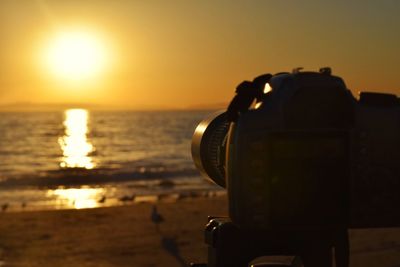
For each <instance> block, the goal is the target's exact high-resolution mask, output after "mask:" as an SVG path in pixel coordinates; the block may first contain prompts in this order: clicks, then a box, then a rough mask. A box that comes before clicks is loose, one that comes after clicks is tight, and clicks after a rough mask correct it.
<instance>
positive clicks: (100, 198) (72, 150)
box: [0, 109, 222, 210]
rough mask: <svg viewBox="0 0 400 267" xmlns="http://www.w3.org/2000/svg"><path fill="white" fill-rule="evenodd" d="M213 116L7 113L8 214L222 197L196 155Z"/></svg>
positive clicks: (1, 185) (3, 116) (4, 171)
mask: <svg viewBox="0 0 400 267" xmlns="http://www.w3.org/2000/svg"><path fill="white" fill-rule="evenodd" d="M210 113H212V111H143V112H139V111H90V110H86V109H67V110H63V111H58V112H1V113H0V205H1V208H2V209H3V210H37V209H68V208H93V207H102V206H113V205H120V204H124V203H128V202H132V201H134V202H140V201H152V200H159V199H161V198H163V199H172V200H173V199H177V198H182V197H185V196H193V195H196V194H218V193H220V192H221V191H222V190H221V188H219V187H217V186H215V185H213V184H212V183H209V182H207V181H206V180H205V179H204V178H203V177H201V176H200V174H199V172H198V171H197V170H196V168H195V166H194V164H193V162H192V158H191V152H190V145H191V139H192V135H193V132H194V129H195V127H196V126H197V124H198V123H199V122H200V121H201V120H202V119H203V118H205V117H206V116H207V115H208V114H210Z"/></svg>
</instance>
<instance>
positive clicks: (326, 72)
mask: <svg viewBox="0 0 400 267" xmlns="http://www.w3.org/2000/svg"><path fill="white" fill-rule="evenodd" d="M192 157H193V161H194V163H195V165H196V166H197V168H198V169H199V170H200V172H201V173H203V174H204V175H205V176H206V177H207V178H208V179H210V180H211V181H213V182H214V183H216V184H218V185H220V186H222V187H224V188H226V189H227V195H228V203H229V218H230V219H231V220H232V222H233V223H234V224H235V225H237V226H238V227H240V228H241V229H266V230H268V229H281V230H285V229H291V230H293V229H295V230H296V229H298V230H302V229H311V228H315V227H321V228H324V227H328V228H329V227H344V228H366V227H398V226H400V212H399V206H400V193H399V192H400V100H399V98H398V97H397V96H396V95H394V94H386V93H372V92H361V93H360V94H359V96H358V97H354V96H353V94H352V93H351V91H350V90H349V89H347V87H346V85H345V83H344V81H343V80H342V79H341V78H340V77H337V76H334V75H332V74H331V69H330V68H322V69H321V70H320V71H319V72H307V71H300V69H295V70H294V71H293V72H290V73H288V72H285V73H278V74H275V75H271V74H265V75H261V76H259V77H257V78H255V79H254V80H253V81H246V82H243V83H241V84H240V85H239V86H238V87H237V90H236V96H235V97H234V98H233V100H232V102H231V103H230V105H229V107H228V108H227V110H225V111H221V112H217V113H215V114H213V115H211V116H210V117H209V118H207V119H205V120H204V121H202V122H201V123H200V124H199V125H198V127H197V128H196V130H195V133H194V135H193V139H192Z"/></svg>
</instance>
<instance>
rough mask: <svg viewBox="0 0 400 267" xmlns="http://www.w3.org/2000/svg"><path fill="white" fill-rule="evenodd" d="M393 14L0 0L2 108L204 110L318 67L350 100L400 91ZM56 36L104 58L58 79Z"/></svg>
mask: <svg viewBox="0 0 400 267" xmlns="http://www.w3.org/2000/svg"><path fill="white" fill-rule="evenodd" d="M398 14H400V1H399V0H381V1H376V0H358V1H357V0H354V1H344V0H337V1H327V0H315V1H312V0H308V1H300V0H293V1H290V0H285V1H270V0H263V1H261V0H253V1H251V0H247V1H236V0H231V1H222V0H221V1H215V0H203V1H177V0H171V1H161V0H160V1H153V0H146V1H135V0H125V1H123V0H113V1H111V0H108V1H102V0H97V1H93V0H86V1H81V0H52V1H51V0H0V62H1V64H0V105H8V104H12V103H21V102H29V103H47V104H52V103H54V104H60V103H89V104H95V105H103V106H113V107H119V108H130V109H164V108H168V109H170V108H178V109H180V108H193V107H207V106H208V105H211V106H212V105H215V104H219V103H227V102H229V100H230V99H231V98H232V97H233V95H234V90H235V87H236V85H237V84H239V83H240V82H241V81H242V80H251V79H253V78H254V77H255V76H258V75H260V74H263V73H277V72H282V71H291V70H292V69H293V68H296V67H304V69H305V70H315V71H316V70H318V69H319V68H320V67H326V66H330V67H331V68H332V70H333V74H335V75H338V76H340V77H342V78H343V79H344V80H345V82H346V84H347V87H348V88H350V89H351V90H352V92H353V93H354V94H355V95H356V94H357V93H358V92H359V91H379V92H389V93H395V94H398V95H400V81H399V75H398V73H399V66H400V53H399V48H400V16H399V15H398ZM63 32H80V33H84V34H86V35H87V36H89V37H90V38H91V40H94V41H93V42H94V43H95V44H93V45H91V44H89V45H87V46H88V49H89V50H91V48H93V49H95V48H96V49H98V50H99V51H100V50H101V52H99V53H100V54H99V55H94V56H93V57H94V62H95V64H92V65H89V66H88V67H87V69H85V70H87V71H88V72H93V73H91V76H90V77H86V78H79V79H78V78H77V77H75V78H74V77H72V78H71V77H62V75H60V72H61V71H60V70H61V69H62V68H63V67H65V66H64V65H65V61H68V60H69V61H71V60H70V58H73V57H74V56H76V55H72V54H71V56H70V55H69V54H68V55H67V56H66V55H65V53H64V52H63V50H57V49H55V48H54V47H55V45H54V43H56V42H57V41H55V40H57V37H56V36H59V35H60V33H63ZM67 43H68V42H67ZM81 46H82V43H80V44H78V49H79V48H80V47H81ZM100 48H101V49H100ZM93 49H92V50H93ZM53 50H54V51H56V52H54V53H55V55H53V58H52V60H53V61H54V60H58V58H60V57H61V58H62V59H61V60H64V63H56V65H54V64H53V65H49V64H50V63H49V64H47V63H48V62H49V59H48V58H49V54H51V53H50V51H53ZM57 51H58V52H57ZM57 53H58V54H57ZM87 54H90V52H86V50H85V51H84V52H83V54H79V56H78V57H86V56H87ZM100 58H101V59H102V60H100ZM100 63H101V64H100ZM46 64H47V65H46ZM57 64H58V65H57ZM60 64H61V65H60ZM62 64H64V65H62ZM71 64H72V65H71ZM71 64H70V66H69V67H72V70H70V71H75V72H74V73H76V72H77V71H78V72H79V70H80V68H82V64H81V63H79V62H74V61H73V62H72V63H71ZM83 67H84V66H83ZM95 68H96V71H94V69H95ZM72 75H78V74H72Z"/></svg>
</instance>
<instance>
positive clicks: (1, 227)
mask: <svg viewBox="0 0 400 267" xmlns="http://www.w3.org/2000/svg"><path fill="white" fill-rule="evenodd" d="M152 207H153V204H152V203H140V204H133V205H126V206H120V207H111V208H97V209H83V210H58V211H34V212H3V213H0V266H1V267H11V266H30V267H36V266H40V267H47V266H49V267H50V266H57V267H64V266H97V267H99V266H101V267H108V266H143V267H146V266H147V267H156V266H171V267H173V266H176V267H181V266H187V264H189V263H190V262H206V257H207V250H206V249H207V247H206V245H205V244H204V241H203V228H204V225H205V223H206V220H207V215H225V214H227V201H226V197H224V196H218V197H211V198H210V197H208V198H205V197H196V198H188V199H183V200H179V201H176V202H159V203H157V210H158V212H159V213H160V214H161V215H162V216H163V219H164V221H163V222H161V223H160V225H159V227H158V228H157V227H156V225H155V224H154V223H153V222H152V221H151V212H152ZM350 236H351V262H352V264H351V266H353V267H355V266H359V267H361V266H362V267H365V266H371V267H374V266H376V267H378V266H379V267H381V266H387V267H398V266H400V229H397V228H396V229H379V230H377V229H374V230H369V229H366V230H353V231H351V233H350Z"/></svg>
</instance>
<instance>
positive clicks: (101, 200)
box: [97, 196, 107, 204]
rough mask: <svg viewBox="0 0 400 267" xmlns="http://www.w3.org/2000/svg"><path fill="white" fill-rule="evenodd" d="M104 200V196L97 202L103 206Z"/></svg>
mask: <svg viewBox="0 0 400 267" xmlns="http://www.w3.org/2000/svg"><path fill="white" fill-rule="evenodd" d="M106 199H107V198H106V196H102V197H101V198H100V199H99V200H98V201H97V202H98V203H101V204H103V203H105V202H106Z"/></svg>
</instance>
